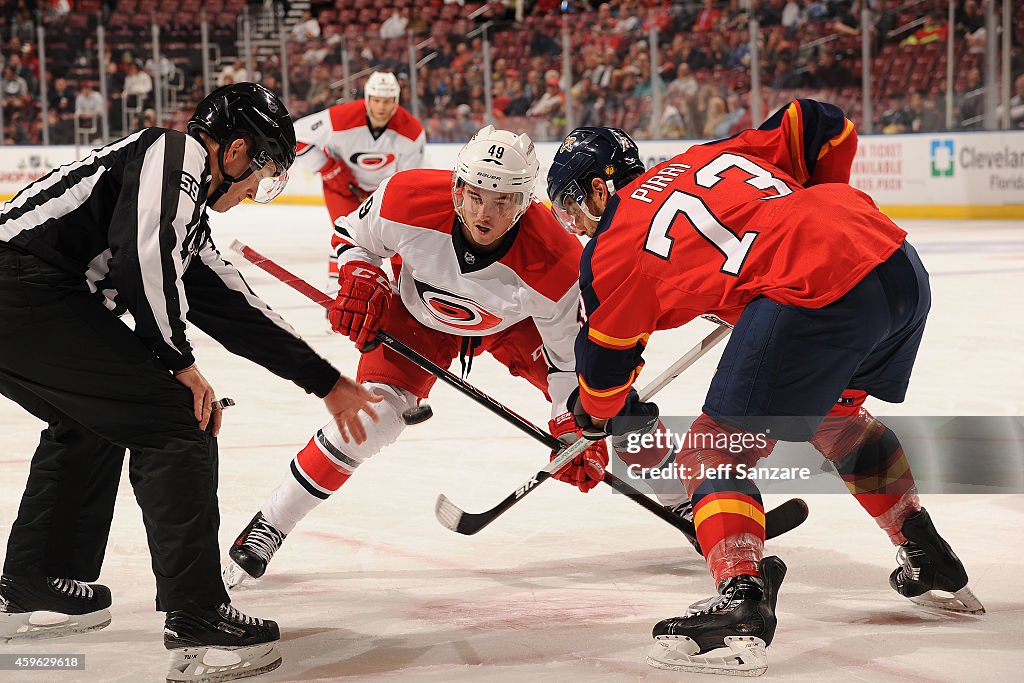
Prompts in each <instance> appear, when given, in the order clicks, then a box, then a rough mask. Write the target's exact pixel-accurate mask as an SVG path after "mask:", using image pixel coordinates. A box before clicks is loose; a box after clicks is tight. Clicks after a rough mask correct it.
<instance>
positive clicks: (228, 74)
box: [217, 57, 249, 86]
mask: <svg viewBox="0 0 1024 683" xmlns="http://www.w3.org/2000/svg"><path fill="white" fill-rule="evenodd" d="M248 80H249V70H248V69H246V68H245V61H244V60H243V59H242V58H241V57H237V58H236V59H235V61H233V62H232V63H231V64H228V65H227V66H225V67H224V69H223V70H222V71H221V72H220V77H219V78H218V79H217V85H218V86H221V85H230V84H231V83H241V82H243V81H248Z"/></svg>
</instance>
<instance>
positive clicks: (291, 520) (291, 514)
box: [261, 476, 326, 534]
mask: <svg viewBox="0 0 1024 683" xmlns="http://www.w3.org/2000/svg"><path fill="white" fill-rule="evenodd" d="M325 500H326V498H317V497H316V496H314V495H311V494H310V493H309V492H308V491H307V490H306V489H304V488H303V487H302V485H301V484H299V482H297V481H295V478H294V477H291V476H289V477H288V478H287V479H285V480H284V481H283V482H281V485H280V486H278V487H277V488H276V489H274V491H273V493H271V494H270V498H269V499H268V500H267V502H266V503H264V504H263V509H262V510H261V512H262V513H263V516H264V517H265V518H266V520H267V521H268V522H270V523H271V524H272V525H273V526H274V527H275V528H276V529H277V530H278V531H280V532H281V533H283V534H290V533H291V532H292V530H293V529H294V528H295V525H296V524H298V523H299V521H301V520H302V518H303V517H305V516H306V515H308V514H309V513H310V512H312V511H313V509H314V508H315V507H316V506H317V505H319V504H320V503H322V502H324V501H325Z"/></svg>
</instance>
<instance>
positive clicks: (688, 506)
mask: <svg viewBox="0 0 1024 683" xmlns="http://www.w3.org/2000/svg"><path fill="white" fill-rule="evenodd" d="M665 509H666V510H668V511H669V512H671V513H672V514H673V515H676V516H677V517H682V518H683V519H685V520H686V521H687V522H689V523H690V524H693V503H691V502H690V499H689V498H687V499H686V500H684V501H683V502H682V503H677V504H676V505H666V506H665ZM683 536H686V540H687V541H689V542H690V545H692V546H693V549H694V550H696V551H697V554H698V555H700V556H701V557H703V556H704V553H703V552H702V551H701V549H700V543H698V542H697V537H696V536H695V535H693V534H691V533H688V532H686V531H683Z"/></svg>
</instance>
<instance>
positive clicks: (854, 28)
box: [830, 0, 860, 36]
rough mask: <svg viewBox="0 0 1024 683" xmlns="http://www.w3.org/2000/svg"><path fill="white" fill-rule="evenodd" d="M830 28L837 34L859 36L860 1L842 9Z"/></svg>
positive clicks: (854, 1) (856, 0)
mask: <svg viewBox="0 0 1024 683" xmlns="http://www.w3.org/2000/svg"><path fill="white" fill-rule="evenodd" d="M830 27H831V28H832V30H833V31H835V32H836V33H841V34H842V35H844V36H859V35H860V1H859V0H853V2H852V3H850V6H849V7H845V8H843V9H841V10H840V11H839V13H838V14H837V15H836V18H835V20H834V21H832V23H831V24H830Z"/></svg>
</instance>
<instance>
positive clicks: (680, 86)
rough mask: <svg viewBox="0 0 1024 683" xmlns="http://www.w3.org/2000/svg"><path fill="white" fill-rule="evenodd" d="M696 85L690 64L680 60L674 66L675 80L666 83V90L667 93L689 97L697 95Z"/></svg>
mask: <svg viewBox="0 0 1024 683" xmlns="http://www.w3.org/2000/svg"><path fill="white" fill-rule="evenodd" d="M698 87H699V86H698V84H697V79H696V78H694V76H693V71H691V70H690V65H689V64H687V63H686V62H682V63H681V64H680V65H679V66H678V67H676V77H675V80H673V81H672V82H671V83H669V84H668V89H667V92H668V94H669V95H678V96H679V97H682V98H687V99H689V98H693V97H695V96H696V95H697V88H698Z"/></svg>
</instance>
